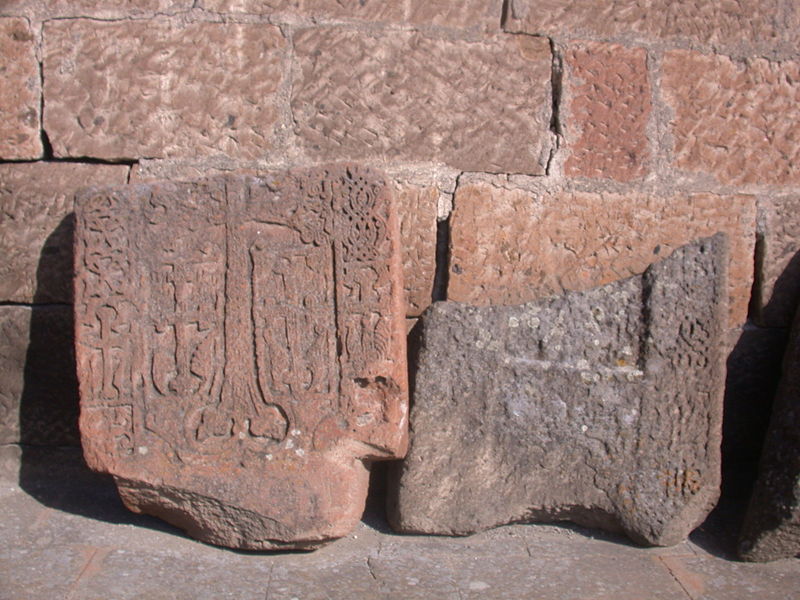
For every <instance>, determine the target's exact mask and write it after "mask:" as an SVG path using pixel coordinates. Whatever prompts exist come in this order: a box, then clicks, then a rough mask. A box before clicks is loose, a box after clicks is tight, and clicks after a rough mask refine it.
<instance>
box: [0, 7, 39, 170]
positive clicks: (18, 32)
mask: <svg viewBox="0 0 800 600" xmlns="http://www.w3.org/2000/svg"><path fill="white" fill-rule="evenodd" d="M34 44H35V41H34V37H33V32H32V31H31V28H30V25H29V23H28V21H27V20H26V19H15V18H7V19H1V18H0V72H1V73H2V74H3V85H2V87H0V158H4V159H21V158H38V157H40V156H41V155H42V141H41V139H40V135H39V127H40V125H39V104H40V102H41V93H42V90H41V84H40V78H39V63H38V62H37V61H36V54H35V48H34Z"/></svg>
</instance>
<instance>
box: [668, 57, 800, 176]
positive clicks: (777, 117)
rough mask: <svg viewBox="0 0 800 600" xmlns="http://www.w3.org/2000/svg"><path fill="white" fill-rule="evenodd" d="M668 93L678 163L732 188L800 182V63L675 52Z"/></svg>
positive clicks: (670, 63)
mask: <svg viewBox="0 0 800 600" xmlns="http://www.w3.org/2000/svg"><path fill="white" fill-rule="evenodd" d="M661 87H662V93H663V97H664V100H665V102H666V104H667V105H668V107H669V108H670V109H671V110H672V112H673V117H672V120H671V122H670V124H669V125H670V132H671V136H672V139H673V149H672V161H673V163H674V164H675V166H677V167H679V168H681V169H684V170H686V171H690V172H696V173H701V174H708V175H712V176H714V177H715V178H716V179H717V180H718V181H720V182H721V183H728V184H751V183H762V184H797V183H798V182H800V150H799V149H798V148H799V147H798V144H797V139H798V135H800V124H798V123H800V113H798V102H797V99H798V96H800V63H799V62H797V61H790V60H787V61H782V62H778V61H769V60H766V59H763V58H754V59H748V60H745V61H733V60H731V59H730V58H727V57H725V56H719V55H713V56H712V55H705V54H701V53H699V52H693V51H689V50H673V51H670V52H667V53H666V54H665V56H664V63H663V67H662V83H661Z"/></svg>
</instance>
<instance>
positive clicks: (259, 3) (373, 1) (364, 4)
mask: <svg viewBox="0 0 800 600" xmlns="http://www.w3.org/2000/svg"><path fill="white" fill-rule="evenodd" d="M201 4H202V5H203V7H204V8H206V9H208V10H214V11H219V12H232V13H252V14H257V15H267V14H274V13H289V14H292V15H302V16H307V17H324V18H341V19H359V20H367V21H403V20H404V13H405V10H404V6H403V5H404V3H403V2H387V1H386V0H358V2H342V1H341V0H201Z"/></svg>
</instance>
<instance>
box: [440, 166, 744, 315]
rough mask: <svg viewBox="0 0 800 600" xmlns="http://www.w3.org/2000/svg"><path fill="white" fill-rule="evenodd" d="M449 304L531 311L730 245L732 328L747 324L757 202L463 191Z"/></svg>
mask: <svg viewBox="0 0 800 600" xmlns="http://www.w3.org/2000/svg"><path fill="white" fill-rule="evenodd" d="M454 206H455V208H454V211H453V214H452V217H451V223H450V273H449V283H448V290H447V298H448V299H449V300H454V301H457V302H467V303H470V304H474V305H480V306H485V305H503V304H521V303H523V302H528V301H530V300H534V299H537V298H542V297H545V296H549V295H552V294H560V293H563V292H564V291H567V290H587V289H590V288H592V287H595V286H598V285H603V284H605V283H609V282H611V281H615V280H617V279H621V278H624V277H628V276H631V275H635V274H639V273H642V272H643V271H644V270H645V269H646V268H647V266H648V265H650V264H651V263H652V262H653V261H656V260H658V259H659V258H660V257H663V256H666V255H668V254H669V252H670V251H671V250H672V249H674V248H677V247H679V246H681V245H682V244H686V243H688V242H690V241H691V240H692V239H695V238H698V237H703V236H708V235H713V234H715V233H717V232H718V231H722V232H725V233H726V234H728V239H729V240H730V253H729V257H730V264H729V267H728V269H729V297H730V315H729V325H730V326H731V327H733V326H738V325H741V324H742V323H743V322H744V321H745V319H746V318H747V305H748V301H749V298H750V289H751V287H752V283H753V258H752V257H753V248H754V245H755V235H754V232H755V214H756V209H755V199H754V198H752V197H750V196H745V195H736V196H718V195H714V194H687V195H680V196H678V195H676V196H673V197H657V196H651V195H647V196H645V195H643V194H640V193H630V194H616V193H583V192H566V191H561V192H554V193H533V192H526V191H523V190H516V189H504V188H500V187H496V186H494V185H491V184H490V183H486V182H479V181H475V182H466V183H464V184H462V185H460V186H459V187H458V189H457V190H456V195H455V201H454Z"/></svg>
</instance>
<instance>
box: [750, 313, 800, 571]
mask: <svg viewBox="0 0 800 600" xmlns="http://www.w3.org/2000/svg"><path fill="white" fill-rule="evenodd" d="M739 555H740V556H741V557H742V558H743V559H744V560H750V561H759V562H763V561H769V560H777V559H779V558H790V557H792V556H798V555H800V311H798V312H797V316H796V317H795V319H794V325H793V327H792V332H791V335H790V337H789V343H788V345H787V347H786V353H785V355H784V358H783V375H782V377H781V381H780V384H779V386H778V391H777V394H776V396H775V402H774V404H773V407H772V417H771V419H770V425H769V430H768V431H767V438H766V440H765V442H764V449H763V451H762V454H761V464H760V469H759V474H758V480H757V482H756V486H755V489H754V491H753V496H752V498H751V499H750V506H749V508H748V511H747V516H746V517H745V521H744V525H743V527H742V535H741V539H740V541H739Z"/></svg>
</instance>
